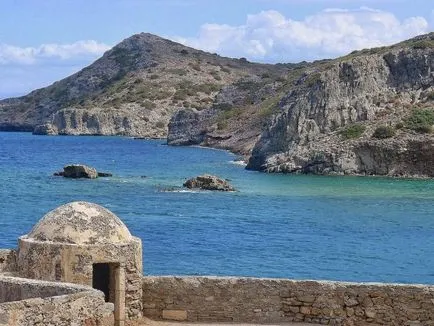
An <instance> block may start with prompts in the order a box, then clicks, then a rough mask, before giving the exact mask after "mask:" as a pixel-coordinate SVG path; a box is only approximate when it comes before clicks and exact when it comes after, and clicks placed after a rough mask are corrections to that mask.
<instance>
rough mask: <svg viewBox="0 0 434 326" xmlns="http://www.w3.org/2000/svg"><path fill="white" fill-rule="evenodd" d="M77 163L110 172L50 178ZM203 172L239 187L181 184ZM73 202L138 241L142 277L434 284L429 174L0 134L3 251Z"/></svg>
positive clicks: (433, 189)
mask: <svg viewBox="0 0 434 326" xmlns="http://www.w3.org/2000/svg"><path fill="white" fill-rule="evenodd" d="M70 163H82V164H88V165H91V166H93V167H95V168H96V169H97V170H98V171H102V172H110V173H113V177H111V178H98V179H96V180H71V179H65V178H62V177H55V176H53V173H54V172H56V171H61V170H62V168H63V166H64V165H66V164H70ZM204 173H209V174H214V175H217V176H219V177H222V178H224V179H228V180H230V183H231V184H232V185H233V186H234V187H235V188H236V189H237V190H238V191H237V192H228V193H221V192H210V191H190V190H187V189H184V188H183V187H182V184H183V182H185V180H186V179H188V178H190V177H194V176H197V175H200V174H204ZM78 200H84V201H90V202H94V203H97V204H100V205H102V206H105V207H106V208H108V209H110V210H111V211H113V212H114V213H115V214H117V215H118V216H119V217H120V218H121V219H122V220H123V221H124V223H125V224H126V225H127V226H128V228H129V229H130V231H131V233H132V234H133V235H135V236H137V237H139V238H141V239H142V242H143V262H144V273H145V274H146V275H218V276H251V277H271V278H291V279H315V280H340V281H356V282H394V283H424V284H434V180H416V179H394V178H381V177H352V176H311V175H283V174H266V173H260V172H255V171H248V170H246V169H245V167H244V165H243V164H242V162H240V160H239V158H238V157H237V156H236V155H234V154H231V153H229V152H227V151H222V150H214V149H206V148H200V147H171V146H167V145H166V143H165V141H164V140H135V139H131V138H126V137H95V136H89V137H88V136H75V137H74V136H35V135H32V134H30V133H6V132H0V248H15V247H16V246H17V238H18V237H19V236H20V235H23V234H27V233H28V232H29V231H30V230H31V228H32V227H33V225H34V224H35V223H36V222H37V221H38V220H39V219H40V218H42V217H43V216H44V215H45V214H46V213H47V212H49V211H50V210H52V209H55V208H56V207H58V206H60V205H62V204H65V203H68V202H71V201H78Z"/></svg>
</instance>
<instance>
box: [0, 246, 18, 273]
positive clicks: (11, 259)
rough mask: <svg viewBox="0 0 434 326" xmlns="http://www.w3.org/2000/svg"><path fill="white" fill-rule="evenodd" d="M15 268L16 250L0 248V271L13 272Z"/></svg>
mask: <svg viewBox="0 0 434 326" xmlns="http://www.w3.org/2000/svg"><path fill="white" fill-rule="evenodd" d="M16 268H17V252H16V251H15V250H11V249H0V273H3V272H13V271H15V270H16Z"/></svg>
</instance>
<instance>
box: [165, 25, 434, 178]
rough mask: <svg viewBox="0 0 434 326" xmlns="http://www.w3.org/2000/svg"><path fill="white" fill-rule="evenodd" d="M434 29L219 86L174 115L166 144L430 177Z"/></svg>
mask: <svg viewBox="0 0 434 326" xmlns="http://www.w3.org/2000/svg"><path fill="white" fill-rule="evenodd" d="M433 72H434V33H431V34H427V35H423V36H419V37H417V38H414V39H411V40H408V41H405V42H402V43H399V44H396V45H394V46H390V47H382V48H375V49H367V50H363V51H355V52H353V53H351V54H349V55H347V56H345V57H342V58H338V59H335V60H324V61H319V62H314V63H312V64H306V65H300V66H299V67H297V68H295V69H291V70H290V71H289V72H288V74H287V75H286V76H285V78H284V79H283V80H282V79H280V78H279V79H278V80H276V79H274V78H271V79H268V78H262V79H259V80H254V81H249V82H247V83H246V82H238V83H234V84H232V85H230V86H228V87H224V88H223V89H222V91H221V92H220V93H219V94H218V95H217V97H216V101H215V103H214V105H213V106H211V107H210V108H208V109H206V110H202V111H195V110H192V109H185V110H182V111H179V112H178V113H177V114H176V115H175V116H174V117H173V119H172V120H171V122H170V124H169V136H168V141H169V144H201V145H205V146H213V147H220V148H227V149H230V150H232V151H235V152H238V153H240V154H243V155H245V157H246V159H247V160H248V166H247V168H249V169H254V170H261V171H266V172H283V173H315V174H362V175H389V176H421V177H434V135H433V125H434V109H433V107H434V73H433Z"/></svg>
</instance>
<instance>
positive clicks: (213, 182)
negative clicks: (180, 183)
mask: <svg viewBox="0 0 434 326" xmlns="http://www.w3.org/2000/svg"><path fill="white" fill-rule="evenodd" d="M184 187H187V188H189V189H203V190H216V191H235V189H234V188H233V187H232V186H231V185H230V184H229V182H227V181H226V180H223V179H220V178H218V177H216V176H213V175H209V174H204V175H201V176H198V177H195V178H192V179H189V180H187V181H186V182H185V183H184Z"/></svg>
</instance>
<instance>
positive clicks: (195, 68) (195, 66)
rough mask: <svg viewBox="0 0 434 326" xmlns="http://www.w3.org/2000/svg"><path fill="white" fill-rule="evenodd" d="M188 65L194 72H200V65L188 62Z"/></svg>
mask: <svg viewBox="0 0 434 326" xmlns="http://www.w3.org/2000/svg"><path fill="white" fill-rule="evenodd" d="M188 65H189V66H190V67H191V68H193V69H194V70H196V71H201V69H200V64H198V63H192V62H190V63H189V64H188Z"/></svg>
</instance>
